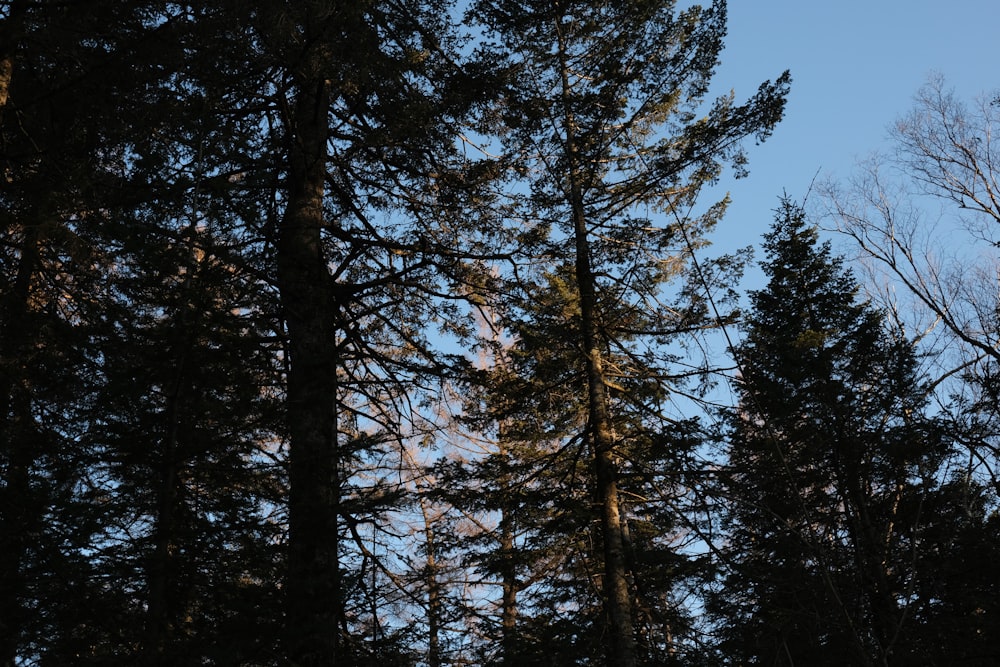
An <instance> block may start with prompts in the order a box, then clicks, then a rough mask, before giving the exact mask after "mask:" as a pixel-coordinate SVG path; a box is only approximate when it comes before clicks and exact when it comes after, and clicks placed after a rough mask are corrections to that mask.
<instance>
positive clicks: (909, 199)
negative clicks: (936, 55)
mask: <svg viewBox="0 0 1000 667" xmlns="http://www.w3.org/2000/svg"><path fill="white" fill-rule="evenodd" d="M998 124H1000V104H998V101H997V97H996V95H992V96H983V97H981V98H980V99H978V100H977V102H976V105H975V106H974V107H969V106H967V105H966V104H964V103H963V102H962V101H961V100H959V99H957V98H956V96H955V94H954V93H953V92H952V91H950V90H948V89H947V88H946V87H945V82H944V80H943V79H942V78H940V77H933V78H931V79H930V80H929V81H928V82H927V83H926V84H925V85H924V87H923V88H921V89H920V91H919V92H918V93H917V95H916V102H915V106H914V109H913V110H912V111H911V112H910V113H909V114H907V115H906V116H904V117H902V118H900V119H899V120H898V121H897V122H896V123H895V124H894V125H893V127H892V130H891V136H892V138H893V140H894V149H893V151H892V152H891V153H889V154H888V155H877V156H876V157H874V158H873V159H872V160H871V161H869V162H868V163H867V164H866V165H863V167H862V169H860V170H859V173H858V174H857V175H856V176H855V177H854V179H853V180H852V181H851V182H850V183H849V184H848V185H847V186H843V187H842V186H838V185H836V184H830V185H828V186H827V188H826V191H825V197H824V202H825V210H824V211H823V212H824V214H825V215H827V216H828V218H829V219H830V220H832V222H833V224H834V225H835V226H836V227H837V229H838V230H840V231H841V232H843V233H844V234H846V235H847V236H848V237H849V238H850V239H851V240H852V241H853V242H854V243H856V245H857V247H858V249H859V250H860V252H861V253H862V256H863V258H864V259H865V260H866V261H867V263H868V267H869V269H870V270H871V271H872V272H873V275H874V278H875V280H874V282H875V284H876V285H877V288H878V289H881V290H884V291H885V292H886V294H892V295H893V296H892V300H893V301H896V302H899V301H902V303H897V304H896V305H895V308H897V310H898V311H899V312H903V313H906V314H907V315H908V316H910V317H911V318H912V321H909V322H907V324H908V326H910V327H912V329H913V330H914V331H917V332H922V335H923V338H924V341H923V346H924V347H925V348H926V349H928V350H931V351H935V352H939V354H937V355H936V356H935V359H936V360H937V361H938V364H939V369H938V370H937V371H935V373H936V376H937V378H938V385H939V391H940V393H941V394H942V402H947V401H948V395H949V394H959V393H962V392H969V393H970V396H969V397H968V398H967V399H966V400H965V401H963V402H964V403H972V404H974V405H976V406H977V408H976V409H973V410H971V411H970V410H966V409H964V408H960V407H958V405H956V408H957V411H958V412H959V413H960V414H958V418H959V420H964V421H967V422H971V424H970V425H972V426H974V428H970V429H969V431H968V436H967V438H966V439H967V445H968V447H969V450H970V453H971V455H972V457H973V459H974V461H975V462H976V468H977V474H981V475H985V476H986V477H987V478H989V479H991V480H993V481H994V482H995V480H996V465H997V451H998V450H997V443H996V438H995V432H996V411H995V410H994V409H993V408H994V407H995V405H996V403H995V402H991V401H990V400H989V398H988V397H989V395H990V392H991V391H993V389H991V388H990V386H989V385H990V384H991V378H992V377H994V376H995V373H994V371H993V369H995V367H996V364H997V363H998V361H1000V319H998V316H1000V301H998V298H1000V297H998V295H997V291H996V275H997V268H998V259H997V254H996V248H997V247H998V246H997V243H998V236H997V230H998V229H1000V227H998V223H1000V206H998V202H1000V191H998V187H997V171H998V169H1000V152H998V148H997V144H996V142H995V141H993V139H992V137H993V136H995V133H996V129H997V126H998ZM933 216H938V217H936V218H935V217H933ZM896 286H899V287H901V288H902V289H900V290H898V291H897V290H896V289H895V288H896ZM963 376H964V377H965V378H966V379H967V380H969V381H968V382H963V383H959V384H956V383H955V382H954V381H952V380H953V379H955V378H958V379H961V378H962V377H963ZM983 408H985V409H983ZM984 427H985V428H984Z"/></svg>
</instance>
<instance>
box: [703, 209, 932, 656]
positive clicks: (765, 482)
mask: <svg viewBox="0 0 1000 667" xmlns="http://www.w3.org/2000/svg"><path fill="white" fill-rule="evenodd" d="M764 247H765V249H766V251H767V259H766V261H765V262H764V264H763V268H764V271H765V273H766V275H767V276H768V278H769V282H768V285H767V287H766V288H765V289H763V290H761V291H759V292H755V293H753V294H752V303H753V310H752V312H751V313H750V315H749V318H748V320H747V323H746V338H745V340H744V341H743V342H742V343H741V344H740V345H739V346H738V347H737V348H736V350H735V354H736V359H737V360H738V364H739V369H740V373H741V375H740V378H739V381H740V384H739V396H740V403H739V406H738V408H737V409H736V410H735V411H734V412H733V413H732V415H731V417H730V419H729V424H730V429H731V430H730V433H729V435H728V440H727V443H728V453H729V462H728V471H729V472H728V475H727V477H726V491H727V494H728V496H727V502H728V503H729V505H728V509H727V516H728V521H729V528H730V530H729V538H728V540H729V546H728V548H727V555H728V559H729V560H728V561H727V563H726V566H727V568H728V569H727V572H728V573H727V575H726V577H725V585H724V586H723V588H722V590H721V592H720V593H719V596H718V597H717V598H716V600H715V604H716V605H717V606H718V609H720V610H722V612H723V614H722V618H723V628H722V630H721V632H722V634H723V637H724V640H723V642H722V644H721V649H722V653H723V654H724V655H725V656H726V657H727V661H728V662H730V663H731V664H768V665H771V664H784V665H792V664H813V665H824V664H829V665H834V664H838V665H839V664H858V665H888V664H906V660H907V659H908V654H909V652H910V648H911V647H912V646H913V645H914V640H915V639H916V638H917V637H919V631H917V630H915V625H916V624H917V623H918V621H916V619H915V618H914V613H913V604H914V602H913V601H914V599H915V598H914V597H913V596H914V590H915V589H918V588H919V586H918V584H917V572H916V571H915V569H914V563H917V562H922V561H923V559H925V558H927V557H929V556H930V554H931V552H933V551H934V550H935V547H932V546H931V545H930V543H928V542H925V541H924V540H922V539H921V538H920V533H921V530H922V529H923V528H924V526H925V524H926V522H928V521H929V520H930V519H929V518H928V516H927V515H925V514H923V513H922V512H921V509H920V508H921V507H922V506H923V505H924V504H925V503H928V504H929V503H930V499H931V498H932V497H933V490H934V488H935V486H936V484H937V479H938V471H939V469H940V466H941V465H942V463H943V461H944V460H945V457H946V455H947V452H948V443H947V440H946V439H945V437H944V435H943V434H942V432H941V429H940V428H939V427H938V426H937V425H936V424H935V423H934V422H933V420H931V419H929V418H927V417H925V416H924V414H925V408H926V401H927V393H926V389H925V387H924V386H923V385H922V383H921V382H920V378H919V376H918V366H917V358H916V355H915V352H914V349H913V346H912V345H911V344H910V343H909V342H908V341H906V340H905V339H902V338H901V337H900V336H899V335H898V334H895V333H893V332H891V331H890V330H889V329H888V328H887V327H886V322H885V318H884V317H883V315H882V314H881V313H880V312H879V311H877V310H875V309H874V308H872V307H871V306H870V305H868V304H867V303H865V302H862V301H860V300H859V297H858V285H857V283H856V282H855V280H854V278H853V277H852V275H851V273H850V272H849V271H848V270H846V269H845V268H844V266H843V263H842V261H841V260H840V259H838V258H836V257H834V256H832V253H831V250H830V247H829V244H828V243H824V244H820V243H819V241H818V235H817V232H816V230H815V229H814V228H813V227H811V226H809V225H808V223H807V222H806V220H805V216H804V213H803V211H802V209H801V208H800V207H798V206H796V205H795V204H793V203H792V202H790V201H787V200H784V201H783V202H782V205H781V208H780V209H779V210H778V212H777V216H776V219H775V225H774V227H773V229H772V231H771V232H770V233H769V234H768V235H767V236H766V240H765V244H764Z"/></svg>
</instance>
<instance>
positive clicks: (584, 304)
mask: <svg viewBox="0 0 1000 667" xmlns="http://www.w3.org/2000/svg"><path fill="white" fill-rule="evenodd" d="M559 40H560V53H561V56H562V72H561V75H562V99H563V106H564V120H565V131H566V138H565V141H566V145H565V150H566V155H567V157H568V164H569V170H570V173H569V174H567V176H568V181H569V198H570V202H569V203H570V213H571V215H572V218H573V220H572V221H573V233H574V237H575V238H574V240H575V246H576V258H575V271H576V283H577V288H578V289H579V292H580V326H581V339H582V340H581V342H582V344H583V351H584V362H585V366H586V377H587V408H588V422H589V423H588V428H589V430H590V436H591V440H592V443H593V448H594V473H595V476H596V479H597V503H598V505H599V506H600V512H601V528H602V535H603V540H604V582H603V594H604V604H605V606H606V608H607V615H608V620H609V623H610V630H611V645H610V647H609V650H608V654H607V664H608V667H634V666H635V664H636V662H635V639H634V636H633V623H632V604H631V593H630V590H629V583H628V576H627V564H626V554H625V543H624V539H623V535H622V520H621V515H620V513H619V499H618V481H617V475H618V471H617V466H616V464H615V460H614V434H613V428H612V424H611V415H610V413H609V410H608V396H607V385H606V376H605V371H604V359H603V354H602V351H601V349H602V345H601V339H600V335H599V324H598V306H597V292H596V278H595V276H594V272H593V268H592V265H591V257H590V240H589V238H588V232H587V219H586V211H585V207H584V201H583V183H582V181H583V170H582V168H581V165H580V157H579V155H578V150H577V144H576V132H577V127H576V119H575V116H574V114H573V111H572V107H571V104H570V98H571V94H572V88H571V84H570V81H569V64H568V55H567V54H566V53H565V49H564V45H563V42H562V31H561V30H559Z"/></svg>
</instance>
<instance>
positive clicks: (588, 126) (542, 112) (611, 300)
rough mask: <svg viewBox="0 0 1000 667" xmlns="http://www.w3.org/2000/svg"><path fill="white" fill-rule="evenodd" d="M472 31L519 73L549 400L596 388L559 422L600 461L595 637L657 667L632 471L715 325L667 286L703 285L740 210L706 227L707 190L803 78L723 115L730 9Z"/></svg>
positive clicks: (630, 659)
mask: <svg viewBox="0 0 1000 667" xmlns="http://www.w3.org/2000/svg"><path fill="white" fill-rule="evenodd" d="M471 16H473V17H474V18H475V19H476V20H478V21H480V22H481V24H482V25H483V26H484V30H485V32H486V35H487V38H488V39H489V40H495V42H493V43H490V44H488V45H487V46H486V47H484V48H485V50H487V51H488V52H490V53H491V55H492V58H493V59H494V60H495V61H496V62H497V63H498V64H502V65H504V67H505V68H506V69H507V71H510V72H511V74H512V76H511V78H510V81H509V83H508V85H507V87H506V89H505V91H504V97H503V106H502V107H501V108H500V109H498V117H499V118H500V119H501V121H502V124H503V130H504V131H505V135H504V137H503V141H504V145H505V147H506V153H507V155H508V156H509V157H510V160H511V163H512V164H513V165H514V173H516V174H519V175H520V176H521V177H522V179H523V180H522V182H521V184H520V186H519V187H517V188H514V189H513V191H514V192H517V191H521V192H525V193H526V194H525V195H524V196H523V197H520V198H518V197H516V196H515V197H514V201H512V202H510V204H509V210H511V211H512V219H515V220H517V221H518V224H521V225H523V226H524V227H526V228H527V233H526V235H525V239H526V241H530V242H535V243H537V245H535V246H534V247H532V252H533V253H534V258H533V259H534V260H535V261H533V262H532V264H531V265H530V266H531V267H532V268H533V269H535V271H534V275H531V274H532V271H531V270H528V269H527V268H525V269H524V271H523V272H521V273H519V276H521V277H522V278H525V279H527V278H529V277H530V280H529V281H526V282H522V283H521V289H522V290H523V292H522V294H523V295H524V296H523V298H524V301H523V302H522V306H523V307H522V310H521V312H522V314H525V315H526V316H527V317H528V318H530V317H532V313H533V310H534V308H533V306H532V303H533V301H534V300H536V299H538V300H541V301H543V302H546V303H548V302H552V303H551V308H552V311H553V314H554V315H555V317H556V319H557V320H558V322H557V326H556V327H554V328H553V327H551V326H548V325H546V331H547V334H548V336H549V338H548V339H547V340H546V342H545V343H544V345H545V346H547V347H549V348H551V349H552V350H553V352H552V353H550V354H547V355H546V356H547V357H548V359H549V360H550V361H552V362H554V364H555V366H556V367H555V368H550V369H549V371H547V372H550V373H552V374H553V375H552V376H551V377H550V378H549V382H548V384H549V386H552V385H559V384H565V386H575V387H578V388H579V394H578V396H577V398H576V401H575V402H573V403H572V404H571V407H570V410H571V413H570V414H562V415H559V414H552V415H549V416H548V419H547V421H549V422H550V423H559V424H562V425H572V426H571V428H572V429H575V430H576V434H577V435H580V436H582V437H579V438H577V437H575V436H574V435H573V434H572V433H569V432H565V431H564V432H563V433H561V434H560V435H559V437H562V438H565V439H566V441H567V442H576V443H577V445H578V446H580V447H582V448H583V450H585V451H587V452H588V454H587V459H580V458H579V457H577V460H589V462H590V465H589V472H588V474H587V479H588V480H589V481H588V482H586V487H585V488H587V495H586V497H587V498H588V502H586V504H584V505H582V506H580V505H578V508H580V509H582V508H584V507H585V508H589V509H588V510H587V511H586V512H584V514H585V515H587V516H585V517H581V520H582V521H583V522H584V523H585V524H587V525H588V526H590V528H591V529H592V530H593V536H594V542H593V544H594V550H593V552H592V554H591V555H592V556H593V557H594V558H592V559H591V563H592V564H599V565H598V566H597V570H598V572H600V574H599V575H597V574H595V575H594V579H593V580H594V581H597V582H600V584H599V586H600V600H601V603H602V606H603V609H604V620H603V622H602V623H601V625H602V626H603V629H600V630H598V629H596V628H595V629H594V630H592V631H591V632H597V633H600V634H602V635H605V636H606V637H608V640H609V641H608V642H607V652H606V658H605V659H606V661H607V664H609V665H617V666H620V667H631V666H632V665H635V664H637V663H638V662H639V661H640V650H639V649H637V646H636V626H637V623H636V618H637V616H636V614H637V612H636V604H635V596H636V586H635V583H636V582H635V575H636V572H635V571H634V569H633V568H631V567H630V564H629V561H630V557H629V546H628V543H627V542H628V537H627V531H626V528H627V524H628V517H629V514H630V513H631V511H632V508H633V503H632V502H631V501H629V500H626V499H625V498H623V497H622V496H621V494H620V490H621V489H620V484H621V472H622V469H623V468H633V466H634V469H641V468H642V467H643V466H644V465H645V464H646V463H647V461H643V460H642V456H641V455H640V454H639V452H640V451H641V449H642V447H641V446H640V444H639V443H640V442H642V441H644V440H647V439H648V440H650V441H656V442H663V441H664V440H670V437H669V436H664V434H666V433H669V432H670V430H671V428H672V427H671V426H670V425H669V424H668V420H665V419H663V413H662V409H663V407H664V401H665V400H666V397H667V395H668V394H669V385H670V383H671V377H670V376H671V371H670V368H671V362H672V358H671V357H670V355H669V354H667V353H666V352H665V350H666V347H667V346H669V345H670V344H672V343H676V342H677V340H678V337H679V336H680V335H681V333H682V332H686V331H691V330H692V329H695V328H698V327H701V326H704V325H705V323H706V319H705V314H706V313H705V309H704V304H703V302H702V301H701V300H700V299H699V298H698V297H697V296H696V293H695V292H693V291H686V290H684V289H680V290H678V291H677V292H678V294H679V296H678V298H677V299H676V301H672V300H671V299H670V298H669V297H666V296H665V295H664V285H666V284H667V283H670V282H672V281H677V280H683V277H684V276H685V275H690V274H687V273H686V271H687V268H688V267H687V264H686V257H687V256H688V253H689V252H690V251H691V249H692V248H693V247H694V246H695V245H697V244H700V243H701V242H702V238H703V235H704V234H705V233H707V232H708V231H709V230H710V229H711V228H712V227H713V226H714V225H715V223H716V221H717V220H718V218H719V217H720V216H721V214H722V212H723V210H724V208H725V206H724V205H723V204H720V205H718V206H714V207H708V209H707V212H706V213H704V214H703V215H698V216H691V215H689V213H690V211H691V210H692V207H693V206H694V204H695V201H696V200H697V196H698V194H699V192H700V191H701V189H702V187H703V186H704V185H706V184H707V183H711V182H713V181H714V180H715V179H717V178H718V176H719V175H720V173H721V171H722V169H723V167H724V166H725V165H726V164H727V163H732V164H734V165H735V166H736V167H737V168H738V169H742V167H743V165H744V162H745V156H744V153H743V150H742V144H743V141H744V140H745V139H747V138H748V137H755V136H756V137H757V138H764V137H766V136H767V135H768V134H769V133H770V132H771V130H772V129H773V127H774V126H775V124H776V123H777V122H778V121H779V119H780V118H781V115H782V112H783V108H784V95H785V92H786V89H787V83H788V79H787V76H782V77H781V78H780V79H778V80H777V81H776V82H774V83H771V82H768V83H765V84H764V85H762V86H761V87H760V89H759V91H758V92H757V94H756V95H755V96H753V97H752V98H751V99H750V100H749V101H748V102H746V103H745V104H742V105H738V104H735V103H734V99H733V98H732V97H726V98H722V99H718V100H715V101H714V102H707V101H705V99H704V98H705V96H706V93H707V91H708V86H709V81H710V79H711V76H712V73H713V71H714V68H715V66H716V64H717V62H718V57H719V53H720V51H721V48H722V38H723V35H724V33H725V17H726V11H725V3H724V2H715V3H713V4H711V5H710V6H709V7H707V8H706V7H701V6H694V7H690V8H686V9H684V10H682V11H679V10H678V9H677V6H676V3H674V2H669V1H662V2H629V3H615V2H583V1H580V2H576V1H572V0H567V1H560V2H538V1H532V0H525V1H518V0H509V1H501V2H475V3H473V4H472V9H471ZM527 282H531V284H530V285H528V284H527ZM541 295H544V296H541ZM516 310H517V307H514V308H513V309H511V311H510V312H512V313H513V312H514V311H516ZM504 325H505V328H506V329H508V330H511V331H515V330H517V329H518V324H517V323H516V322H511V323H510V324H509V325H508V324H507V323H504ZM530 328H531V326H530V325H529V326H528V327H527V329H530ZM520 333H522V332H521V331H518V334H520ZM555 378H558V379H555ZM566 383H568V384H566ZM545 384H546V382H545V380H544V379H543V380H541V382H540V385H539V386H541V385H545ZM500 400H501V401H503V400H505V399H504V398H502V399H500ZM561 407H563V408H564V407H565V406H561ZM633 454H635V455H636V457H635V458H634V459H633V458H632V455H633ZM567 479H574V478H572V477H571V478H567ZM591 521H592V522H593V523H591ZM667 643H669V641H668V642H667ZM592 658H593V656H591V659H592Z"/></svg>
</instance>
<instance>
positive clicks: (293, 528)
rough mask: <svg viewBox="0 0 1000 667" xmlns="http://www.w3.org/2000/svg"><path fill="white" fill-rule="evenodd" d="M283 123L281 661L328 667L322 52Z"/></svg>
mask: <svg viewBox="0 0 1000 667" xmlns="http://www.w3.org/2000/svg"><path fill="white" fill-rule="evenodd" d="M302 61H303V64H302V66H301V67H300V68H299V70H298V71H297V73H296V74H297V76H296V83H297V96H296V98H295V100H294V103H293V105H292V113H291V118H289V119H288V123H289V128H288V137H287V140H288V151H289V173H288V204H287V208H286V210H285V215H284V218H283V219H282V221H281V230H280V237H279V242H278V283H279V290H280V294H281V303H282V307H283V312H284V317H285V321H286V323H287V327H288V340H289V355H290V366H289V373H288V391H287V398H286V400H287V406H288V412H287V418H288V426H289V431H288V433H289V485H290V490H289V507H288V513H289V560H288V574H287V588H286V595H287V598H286V604H287V616H286V619H285V622H286V628H287V640H288V646H287V656H288V659H289V661H290V663H291V664H295V665H298V666H300V667H312V666H319V665H322V666H323V667H328V666H329V665H332V664H336V656H337V624H338V619H339V616H340V613H339V610H340V604H341V600H340V597H341V593H340V579H339V565H338V532H337V531H338V508H339V494H340V485H339V480H338V468H339V464H338V452H337V438H336V433H337V411H336V398H337V363H336V340H335V321H336V318H335V314H334V309H335V308H336V303H335V301H334V294H333V289H332V284H331V280H332V279H331V276H330V272H329V269H328V267H327V260H326V257H325V253H324V251H323V244H322V238H321V230H322V228H323V224H324V219H323V195H324V181H325V176H326V161H327V146H326V142H327V131H328V130H327V113H328V111H329V107H330V91H329V84H328V82H327V80H326V79H325V77H324V76H323V67H324V66H325V64H324V62H323V56H322V49H321V48H319V47H318V46H316V44H315V43H313V44H311V45H310V46H308V47H307V49H306V51H305V53H304V54H303V58H302Z"/></svg>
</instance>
